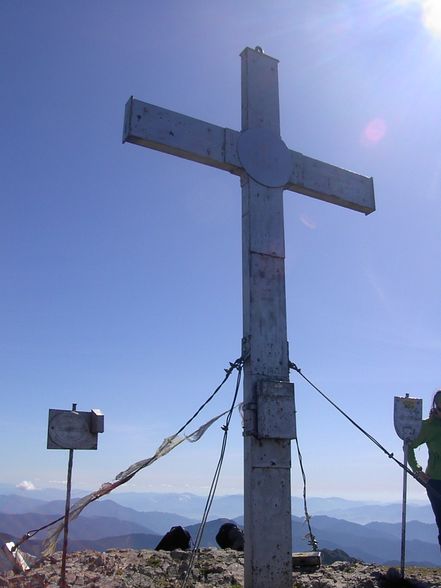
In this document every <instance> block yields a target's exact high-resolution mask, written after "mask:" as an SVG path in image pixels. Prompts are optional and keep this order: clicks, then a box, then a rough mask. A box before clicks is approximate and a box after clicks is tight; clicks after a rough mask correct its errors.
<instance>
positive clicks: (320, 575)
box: [0, 549, 441, 588]
mask: <svg viewBox="0 0 441 588" xmlns="http://www.w3.org/2000/svg"><path fill="white" fill-rule="evenodd" d="M190 558H191V552H188V551H179V550H176V551H171V552H168V551H151V550H134V549H109V550H108V551H106V552H104V553H98V552H95V551H80V552H75V553H69V554H68V556H67V566H66V579H67V582H68V585H69V588H73V587H76V586H78V587H80V586H83V587H87V588H181V586H182V582H183V580H184V578H185V575H186V573H187V570H188V564H189V561H190ZM243 559H244V555H243V553H242V552H238V551H233V550H231V549H201V550H200V551H199V552H198V554H197V557H196V559H195V564H194V567H193V569H192V571H191V573H190V575H189V579H188V582H187V588H222V587H228V588H243V582H244V578H243V575H244V572H243ZM60 569H61V553H56V554H54V555H53V556H52V557H50V558H47V559H45V560H43V561H41V562H40V563H39V564H37V565H36V566H35V567H33V568H32V569H31V570H30V571H29V572H26V573H24V574H20V575H17V574H14V573H13V572H5V573H4V574H1V575H0V587H2V588H3V587H4V588H58V585H59V579H60ZM391 582H395V583H391ZM399 582H400V583H399V584H397V583H396V575H394V573H393V572H389V573H388V571H387V568H386V567H381V566H378V565H376V564H365V563H362V562H356V561H355V562H353V561H349V562H348V561H346V562H343V561H337V562H335V563H333V564H331V565H328V566H327V565H322V567H321V568H319V569H318V570H316V571H314V572H308V573H304V572H297V571H296V572H294V573H293V588H389V587H391V588H392V587H394V588H398V587H399V588H404V587H406V588H411V587H414V588H441V573H440V571H439V570H438V569H432V568H408V569H407V571H406V579H405V581H404V583H403V580H401V578H400V579H399ZM268 588H270V587H268ZM271 588H272V587H271Z"/></svg>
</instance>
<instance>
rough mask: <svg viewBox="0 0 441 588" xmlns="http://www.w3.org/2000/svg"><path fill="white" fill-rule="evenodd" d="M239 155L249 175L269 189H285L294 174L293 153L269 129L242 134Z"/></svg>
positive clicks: (239, 142)
mask: <svg viewBox="0 0 441 588" xmlns="http://www.w3.org/2000/svg"><path fill="white" fill-rule="evenodd" d="M237 148H238V153H239V159H240V162H241V164H242V165H243V167H244V169H245V171H246V172H247V174H248V175H249V176H250V177H252V178H253V180H255V181H256V182H258V183H259V184H262V185H263V186H267V187H269V188H283V186H285V184H287V183H288V180H289V178H290V176H291V173H292V158H291V153H290V151H289V149H288V147H287V146H286V145H285V143H284V142H283V141H282V139H281V138H280V137H279V136H278V135H277V134H276V133H275V132H273V131H271V130H269V129H260V128H256V129H248V130H246V131H243V132H242V133H241V134H240V137H239V141H238V146H237Z"/></svg>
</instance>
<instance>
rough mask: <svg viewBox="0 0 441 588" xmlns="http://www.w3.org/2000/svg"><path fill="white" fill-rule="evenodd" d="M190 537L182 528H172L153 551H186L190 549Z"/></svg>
mask: <svg viewBox="0 0 441 588" xmlns="http://www.w3.org/2000/svg"><path fill="white" fill-rule="evenodd" d="M190 541H191V535H190V533H189V532H188V531H187V529H184V528H183V527H180V526H178V527H172V528H171V529H170V531H168V533H166V534H165V535H164V537H163V538H162V539H161V541H160V542H159V543H158V545H157V546H156V548H155V551H160V550H163V551H173V550H174V549H188V548H189V547H190Z"/></svg>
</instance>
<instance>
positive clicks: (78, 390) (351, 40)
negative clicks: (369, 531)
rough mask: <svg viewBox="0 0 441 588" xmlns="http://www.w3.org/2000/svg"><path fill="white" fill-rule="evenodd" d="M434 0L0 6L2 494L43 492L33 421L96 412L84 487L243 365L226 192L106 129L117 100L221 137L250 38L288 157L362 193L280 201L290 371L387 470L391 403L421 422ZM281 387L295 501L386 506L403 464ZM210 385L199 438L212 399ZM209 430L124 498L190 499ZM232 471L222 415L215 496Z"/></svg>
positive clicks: (433, 184) (228, 185)
mask: <svg viewBox="0 0 441 588" xmlns="http://www.w3.org/2000/svg"><path fill="white" fill-rule="evenodd" d="M437 4H438V2H437V1H436V0H435V1H434V2H430V1H429V0H426V1H424V0H420V1H418V0H414V1H412V0H410V1H407V2H405V1H403V0H401V1H398V0H357V1H354V2H347V1H346V0H319V1H317V2H310V1H309V0H297V1H296V2H293V1H291V0H279V1H278V2H267V1H261V0H252V1H251V0H244V1H242V2H236V1H233V0H225V1H223V2H221V3H219V2H205V1H202V0H188V1H186V2H181V1H178V0H175V1H164V2H146V1H141V0H131V1H130V2H125V1H122V0H107V1H106V2H99V1H97V0H93V1H90V0H87V1H86V0H77V1H76V2H68V1H66V0H62V1H59V0H39V2H18V1H17V0H2V2H1V3H0V71H1V79H2V83H1V85H0V105H1V112H2V115H1V126H0V132H1V137H2V140H1V146H0V154H1V157H0V166H1V173H0V305H1V306H0V351H1V357H0V388H1V392H2V410H1V412H0V439H1V445H2V451H1V452H0V470H1V472H2V474H1V481H2V482H11V483H14V484H19V483H20V482H23V481H27V482H29V484H32V485H34V486H35V487H45V486H53V485H62V484H61V483H62V481H63V480H64V479H65V477H66V466H67V452H65V451H48V450H47V449H46V433H47V413H48V409H49V408H66V409H69V408H70V407H71V404H72V402H76V403H78V409H80V410H89V409H90V408H92V407H98V408H100V409H101V410H102V411H103V412H104V414H105V419H106V431H105V433H104V434H103V435H101V436H100V439H99V449H98V451H97V452H92V451H90V452H77V453H76V455H75V470H74V486H75V487H77V488H87V489H94V488H96V487H97V486H99V485H100V484H101V483H102V482H104V481H107V480H110V479H112V478H113V477H114V475H115V474H117V473H118V472H119V471H120V470H122V469H124V468H125V467H126V466H128V465H129V464H131V463H132V462H134V461H136V460H138V459H141V458H143V457H147V456H149V455H152V454H153V453H154V451H155V449H156V447H157V446H158V445H159V444H160V442H161V441H162V439H163V438H164V437H166V436H168V435H170V434H172V433H174V432H175V431H176V430H177V429H179V427H180V426H181V425H182V424H183V423H184V422H185V421H186V420H187V417H188V416H190V415H191V414H192V413H193V412H194V410H195V409H197V408H198V407H199V405H200V404H201V403H202V402H203V401H204V400H205V399H206V398H207V397H208V396H209V394H210V393H211V391H212V390H213V389H214V387H215V386H216V385H217V383H218V382H219V381H220V380H221V379H222V377H223V369H224V367H227V366H228V362H229V361H230V360H234V359H236V358H237V357H238V356H239V355H240V345H241V337H242V319H241V304H242V299H241V236H240V231H241V227H240V215H241V213H240V198H241V197H240V186H239V180H238V179H237V178H236V177H233V176H230V175H229V174H227V173H225V172H222V171H218V170H214V169H211V168H206V167H204V166H202V165H198V164H195V163H191V162H188V161H184V160H180V159H178V158H174V157H171V156H168V155H164V154H161V153H157V152H153V151H150V150H147V149H143V148H140V147H137V146H133V145H129V144H127V145H122V143H121V134H122V123H123V112H124V105H125V102H126V100H127V99H128V98H129V96H130V95H134V96H135V97H136V98H139V99H141V100H144V101H146V102H151V103H153V104H157V105H160V106H164V107H166V108H169V109H171V110H175V111H178V112H182V113H185V114H188V115H190V116H194V117H196V118H200V119H203V120H207V121H210V122H212V123H215V124H217V125H220V126H226V127H230V128H233V129H237V130H239V129H240V58H239V54H240V52H241V51H242V50H243V49H244V48H245V47H246V46H250V47H255V46H256V45H260V46H262V47H263V48H264V50H265V52H266V53H268V54H269V55H271V56H273V57H275V58H277V59H279V61H280V64H279V80H280V108H281V123H282V137H283V139H284V141H285V142H286V144H287V145H288V146H289V147H290V148H292V149H295V150H297V151H301V152H303V153H305V154H306V155H309V156H311V157H315V158H318V159H322V160H324V161H327V162H330V163H334V164H336V165H339V166H341V167H345V168H348V169H351V170H354V171H357V172H359V173H362V174H364V175H368V176H373V177H374V181H375V190H376V202H377V211H376V212H375V213H374V214H372V215H370V216H367V217H365V216H364V215H362V214H360V213H356V212H353V211H349V210H345V209H342V208H340V207H337V206H332V205H330V204H326V203H323V202H318V201H315V200H313V199H311V198H308V197H306V196H300V195H296V194H294V193H291V192H286V193H285V228H286V276H287V309H288V336H289V343H290V356H291V360H292V361H294V362H296V363H297V364H298V365H299V366H300V367H302V369H303V371H304V373H305V374H306V375H307V376H308V377H310V378H311V379H312V380H313V381H314V382H315V383H316V384H317V385H318V386H320V387H322V388H323V390H324V391H325V392H326V393H327V394H328V395H330V396H331V397H332V398H333V399H334V400H335V401H336V402H337V403H338V404H340V405H341V406H342V407H343V408H344V409H345V410H347V411H348V412H349V413H350V414H351V415H352V416H353V418H355V419H357V420H358V421H359V422H360V424H361V425H362V426H364V427H365V428H366V429H368V430H369V432H370V433H371V434H373V435H374V436H375V437H377V438H378V439H379V441H380V442H382V443H383V444H384V445H386V447H387V448H388V449H389V450H391V451H394V452H395V453H396V455H397V456H399V457H401V455H402V450H401V441H400V440H399V439H398V438H397V436H396V434H395V431H394V427H393V398H394V396H395V395H404V394H405V393H409V394H410V395H411V396H418V397H421V398H423V400H424V411H425V413H427V411H428V408H429V403H430V399H431V396H432V394H433V392H434V391H435V390H436V389H437V388H438V387H441V372H440V353H441V312H440V300H441V297H440V294H441V273H440V271H439V260H440V254H441V244H440V224H441V223H440V221H441V132H440V131H441V124H440V121H441V101H440V96H441V77H440V75H439V72H440V70H441V34H440V29H441V15H440V11H439V6H438V8H437ZM432 5H433V6H432ZM293 381H294V382H295V384H296V403H297V410H298V413H297V424H298V433H299V440H300V444H301V447H302V451H303V456H304V463H305V468H306V470H307V474H308V482H309V493H310V494H311V495H316V496H330V495H339V496H345V497H351V498H361V497H363V498H371V499H373V500H374V499H397V500H399V499H400V496H401V477H402V475H401V470H400V469H399V468H398V467H396V466H394V465H393V463H392V462H390V461H389V460H388V459H387V457H386V456H384V455H383V454H382V453H380V452H379V451H378V450H377V449H376V448H375V447H374V446H373V445H371V444H370V442H369V441H368V440H367V439H365V438H364V437H362V436H361V435H360V434H359V432H357V431H356V430H354V429H353V428H352V426H351V425H350V424H349V423H347V422H346V421H345V420H344V419H343V418H342V417H341V416H340V415H339V414H338V413H337V412H336V411H335V410H334V409H333V408H332V407H330V406H329V405H327V404H326V403H325V402H324V401H323V400H322V399H321V398H320V397H319V396H318V395H317V394H316V392H314V391H313V390H312V389H310V388H309V387H308V386H307V385H306V384H304V383H303V382H302V381H301V380H299V379H298V378H297V377H295V376H294V375H293ZM224 390H225V391H224V392H223V393H222V394H221V395H220V397H219V398H218V399H217V401H216V402H214V403H213V404H212V405H210V406H209V407H208V408H207V410H206V411H205V412H204V414H203V415H202V416H201V418H200V419H199V420H198V422H197V423H196V424H195V426H197V425H198V424H202V423H203V422H204V420H208V419H209V418H211V417H212V416H214V415H215V414H217V413H218V412H221V411H222V410H224V409H226V408H227V407H228V406H229V404H230V401H231V395H232V393H233V389H232V385H230V386H229V387H228V388H227V389H224ZM190 430H191V428H190ZM189 432H190V431H189ZM221 435H222V431H221V430H220V428H219V426H215V427H213V429H211V430H210V431H209V432H208V433H207V434H206V436H205V437H204V438H203V439H202V440H201V441H200V442H199V443H198V444H195V445H191V444H188V443H187V444H184V445H181V446H180V447H179V448H177V449H176V450H175V452H174V453H171V454H170V455H168V456H167V457H165V458H164V459H163V460H161V461H160V462H158V463H157V464H155V465H154V466H152V467H151V468H148V469H146V470H144V471H143V472H142V473H140V474H139V475H138V476H137V477H136V478H135V479H134V480H133V482H132V483H131V484H130V486H128V487H127V489H132V490H139V491H141V490H155V491H156V490H159V491H183V490H186V491H192V492H195V493H198V494H203V493H204V492H206V490H207V486H208V485H209V483H210V481H211V476H212V473H213V470H214V467H215V462H216V460H217V454H218V449H219V446H220V442H221ZM6 448H7V449H8V450H6ZM420 455H421V456H423V455H424V453H423V452H421V454H420ZM293 464H294V467H293V476H292V489H293V493H294V494H297V495H298V494H300V493H301V490H302V488H301V483H300V474H299V471H298V466H297V462H296V457H295V453H294V452H293ZM241 472H242V436H241V426H240V419H239V416H238V415H235V417H234V419H233V424H232V427H231V433H230V443H229V448H228V452H227V457H226V463H225V467H224V473H223V476H222V479H221V484H220V489H219V491H220V493H233V492H241V491H242V473H241ZM409 494H410V496H411V497H414V498H422V497H423V491H422V490H420V488H419V487H418V486H417V485H416V483H414V482H413V481H411V482H410V487H409Z"/></svg>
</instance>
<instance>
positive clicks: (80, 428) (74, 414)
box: [47, 409, 98, 449]
mask: <svg viewBox="0 0 441 588" xmlns="http://www.w3.org/2000/svg"><path fill="white" fill-rule="evenodd" d="M97 447H98V433H93V432H92V431H91V413H90V412H83V411H72V410H56V409H50V410H49V423H48V434H47V448H48V449H96V448H97Z"/></svg>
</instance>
